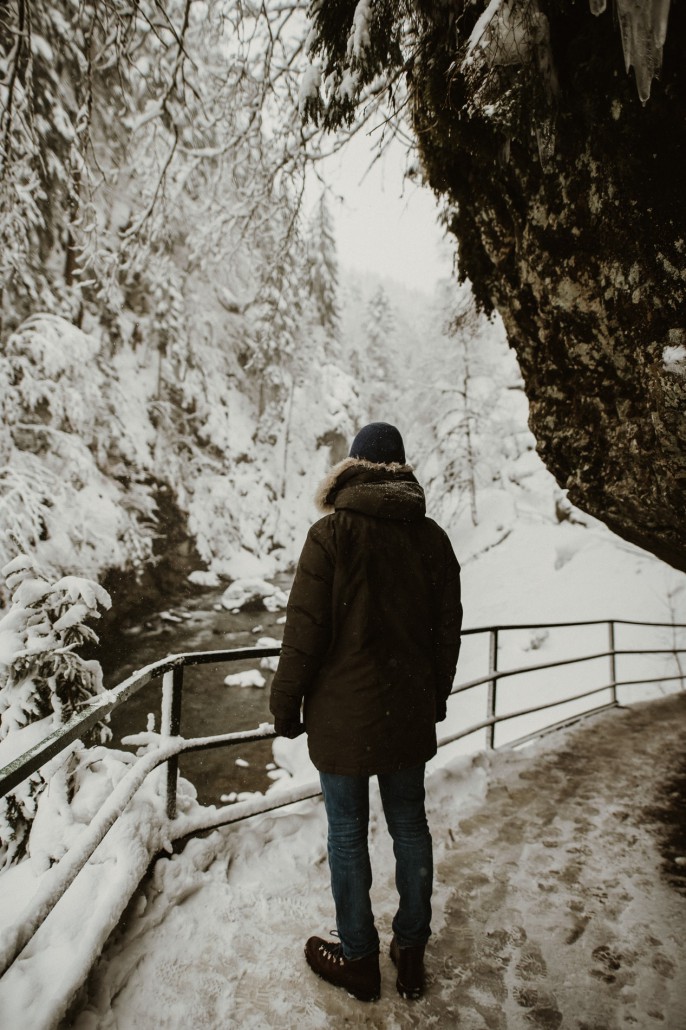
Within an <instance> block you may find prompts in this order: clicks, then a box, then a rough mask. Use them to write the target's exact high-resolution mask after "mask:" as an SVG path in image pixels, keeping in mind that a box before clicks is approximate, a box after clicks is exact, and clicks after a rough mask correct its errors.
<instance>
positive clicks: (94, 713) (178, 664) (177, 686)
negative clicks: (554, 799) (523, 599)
mask: <svg viewBox="0 0 686 1030" xmlns="http://www.w3.org/2000/svg"><path fill="white" fill-rule="evenodd" d="M617 623H620V624H624V625H635V626H650V627H655V628H676V629H686V625H684V624H681V623H673V622H664V623H662V622H638V621H635V620H629V619H602V620H601V619H593V620H584V621H577V622H564V623H532V624H513V625H503V626H484V627H474V628H470V629H466V630H464V631H463V636H470V635H475V634H478V633H488V634H489V640H490V646H489V671H488V674H487V675H486V676H483V677H479V678H477V679H474V680H471V681H469V682H467V683H464V684H458V685H457V686H456V687H455V688H454V689H453V691H452V692H451V693H453V694H458V693H462V692H464V691H465V690H469V689H472V688H474V687H477V686H482V685H484V684H488V685H489V689H488V699H487V717H486V718H485V719H483V720H481V721H480V722H478V723H476V724H474V725H471V726H468V727H466V728H464V729H462V730H460V731H459V732H458V733H454V734H449V735H448V736H447V737H441V739H440V740H439V746H440V747H443V746H445V745H447V744H450V743H453V742H455V741H457V740H460V739H462V738H464V737H467V736H471V735H472V734H474V733H477V732H479V731H482V730H486V731H487V734H488V738H487V739H488V742H489V746H490V747H494V746H495V745H494V733H495V727H496V725H498V724H499V723H502V722H506V721H508V720H512V719H516V718H518V717H521V716H524V715H530V714H533V713H535V712H538V711H543V710H545V709H548V708H554V707H559V706H561V705H564V704H568V703H570V702H574V701H579V700H582V699H584V698H587V697H592V696H594V695H596V694H600V693H603V692H606V691H608V690H611V691H612V694H611V697H612V700H611V701H610V702H609V703H608V704H605V705H601V706H600V707H597V708H594V709H592V710H591V711H587V710H584V711H581V712H579V713H577V714H576V715H572V716H569V717H568V718H567V719H565V720H562V721H561V722H559V723H556V724H553V726H554V725H566V724H568V723H569V722H571V721H575V720H577V719H580V718H583V717H584V716H585V715H587V714H591V712H598V711H603V710H605V709H606V708H611V707H613V706H614V705H616V704H617V703H618V701H617V693H616V691H617V687H618V686H624V685H630V684H635V683H645V684H648V683H661V682H663V681H666V680H674V679H679V680H681V682H682V684H683V681H684V676H683V674H680V675H677V676H659V677H653V678H648V677H645V678H643V679H637V680H636V679H634V680H618V679H617V675H616V666H615V659H616V657H617V656H618V655H648V654H653V655H656V654H673V655H677V654H681V653H684V652H686V647H677V646H676V643H675V644H674V645H673V646H672V647H669V648H651V649H648V648H643V649H641V648H621V649H618V648H616V647H615V635H614V627H615V625H616V624H617ZM589 625H605V626H607V627H608V629H609V644H610V649H609V650H607V651H602V652H598V653H595V654H591V655H584V656H581V657H578V656H575V657H573V658H565V659H556V660H555V661H552V662H544V663H541V664H537V665H530V666H524V667H521V668H519V669H504V670H502V669H498V668H497V664H498V637H499V634H500V633H502V632H507V631H516V630H522V629H553V628H562V627H567V626H589ZM280 651H281V647H280V646H278V647H275V646H272V647H259V646H258V647H249V648H236V649H232V650H225V649H222V650H215V651H191V652H184V653H181V654H175V655H168V656H167V657H166V658H163V659H160V660H159V661H157V662H153V663H151V664H150V665H147V666H145V667H144V668H143V669H140V670H138V671H137V672H134V673H132V674H131V675H130V676H129V677H127V679H125V680H124V681H123V682H122V683H120V684H119V685H118V686H117V687H114V688H112V689H110V690H106V691H104V692H103V693H102V694H99V695H98V696H97V697H95V698H92V699H90V700H89V701H88V702H86V703H85V705H84V706H83V707H84V708H86V709H87V710H86V711H83V712H80V713H77V714H75V715H73V716H72V718H71V719H70V720H69V721H68V722H67V723H66V724H65V725H63V726H60V727H58V728H57V729H56V730H54V731H53V732H52V733H51V734H49V735H48V736H47V737H46V738H45V739H44V740H42V741H40V742H39V743H38V744H36V745H35V746H34V747H32V748H31V749H30V750H29V751H27V752H26V753H25V754H23V755H20V756H18V758H16V759H15V761H13V762H11V763H10V764H9V765H8V766H6V767H5V768H4V769H0V796H3V795H4V794H6V793H8V791H10V790H12V789H13V787H15V786H17V784H18V783H20V782H21V781H22V780H23V779H26V777H27V776H30V775H31V773H33V772H35V771H36V770H37V769H39V768H40V767H41V766H42V765H44V764H45V762H46V761H48V760H49V759H50V758H52V757H53V756H54V755H56V754H58V753H59V752H60V751H62V750H64V748H65V747H67V745H68V744H70V743H71V742H72V741H73V740H75V739H77V738H78V737H79V736H81V735H82V734H83V733H84V732H85V730H87V729H90V728H91V727H92V726H93V725H95V723H97V722H98V721H99V720H101V719H102V718H103V717H104V716H105V715H107V714H109V712H111V711H113V710H114V709H115V708H117V707H118V706H119V705H121V704H123V703H125V701H126V700H127V699H128V698H129V697H131V696H132V695H133V694H135V693H137V691H138V690H140V689H141V688H142V687H143V686H145V685H146V684H147V683H149V682H150V681H151V680H152V679H156V678H158V677H159V676H162V677H163V698H162V720H161V723H162V725H161V730H162V732H161V734H160V736H161V742H160V745H159V747H157V748H155V749H153V750H152V751H148V752H147V753H146V754H145V755H143V756H142V757H140V758H139V759H138V760H137V761H136V762H135V763H134V764H133V765H132V766H131V768H130V769H129V770H128V772H127V774H126V775H125V777H124V778H123V779H122V780H121V781H120V783H119V784H117V786H116V787H115V788H114V790H113V792H112V794H111V795H110V797H109V798H108V800H107V801H106V802H105V803H104V804H103V806H102V807H101V809H100V810H99V811H98V813H97V814H96V816H95V818H94V819H93V821H92V823H91V825H90V827H89V828H88V830H87V831H86V832H85V834H84V835H82V836H81V837H80V838H79V841H78V842H77V844H76V845H75V846H74V847H73V848H72V849H70V851H68V852H67V854H66V855H65V856H64V858H63V859H62V860H61V861H60V863H58V865H57V866H56V867H54V869H53V870H51V871H50V874H49V875H48V877H47V879H46V881H45V883H44V884H42V885H41V887H40V888H39V890H38V891H37V893H36V896H35V897H34V899H33V900H32V902H31V904H30V906H29V911H28V913H27V914H26V915H25V917H24V919H23V921H22V923H21V924H15V926H13V927H11V928H10V932H9V935H8V938H7V940H6V944H5V946H4V947H3V948H2V949H0V976H1V975H2V973H3V972H4V971H5V970H6V969H7V968H8V967H9V965H11V963H12V962H13V961H14V959H15V958H16V957H17V955H18V954H19V953H20V952H21V951H22V950H23V948H24V947H25V946H26V944H27V943H28V941H29V940H30V939H31V937H32V936H33V934H34V933H35V931H36V929H37V928H38V926H40V925H41V924H42V922H43V921H44V920H45V919H46V918H47V915H48V914H49V912H50V911H51V910H52V908H53V907H54V905H55V904H56V902H57V900H59V898H60V897H61V896H62V895H63V894H64V892H65V891H66V890H67V889H68V887H69V885H70V884H71V883H72V882H73V881H74V879H75V878H76V876H77V875H78V873H79V872H80V870H81V869H82V868H83V867H84V865H85V864H86V862H87V861H88V860H89V858H90V857H91V855H92V854H93V852H94V851H95V849H96V847H97V846H98V845H99V843H100V842H101V841H102V839H103V838H104V836H105V834H106V833H107V832H108V831H109V829H111V827H112V826H113V825H114V823H115V822H116V821H117V819H118V817H119V815H120V814H121V811H123V806H125V805H126V804H127V803H128V801H130V800H131V798H132V797H133V795H134V793H135V792H136V790H138V788H139V787H140V785H141V783H142V782H143V779H144V778H145V777H146V776H147V775H148V774H149V773H150V772H151V771H152V769H154V768H156V767H157V766H158V765H161V764H162V763H163V762H166V763H167V814H168V816H169V817H170V819H173V818H174V816H175V814H176V782H177V775H178V756H179V755H180V754H182V753H185V752H189V751H199V750H204V749H208V748H214V747H227V746H230V745H232V744H239V743H240V744H243V743H249V742H254V741H256V740H269V739H271V738H273V737H275V736H276V734H275V732H274V728H273V726H271V725H270V724H269V723H263V724H262V725H261V726H260V727H259V728H257V729H256V730H247V731H238V732H233V733H226V734H215V735H212V736H208V737H200V738H191V739H184V738H183V737H181V736H180V735H179V721H180V703H181V691H182V687H183V669H184V668H185V667H186V666H193V665H203V664H211V663H222V662H236V661H242V660H247V659H255V658H269V657H276V656H277V655H278V654H280ZM603 658H610V660H611V682H610V683H609V684H604V685H602V686H599V687H594V688H592V689H591V690H588V691H585V692H583V693H581V694H576V695H574V696H572V697H564V698H561V699H556V700H553V701H546V702H544V703H541V704H538V705H536V706H535V707H533V708H526V709H523V710H518V711H514V712H505V713H502V714H500V715H498V714H496V684H497V682H498V681H499V680H501V679H504V678H506V677H510V676H516V675H522V674H525V673H533V672H540V671H544V670H546V669H551V668H558V667H560V666H564V665H572V664H577V663H581V662H588V661H595V660H597V659H603ZM549 728H551V727H550V726H549V725H546V726H543V727H541V728H540V729H539V730H536V731H534V733H533V734H529V735H528V736H526V737H522V738H520V739H519V741H517V742H516V743H519V742H523V741H525V740H528V739H530V738H531V737H532V736H534V735H539V734H541V733H543V732H547V730H548V729H549ZM317 793H318V792H317V791H316V790H314V793H313V785H308V786H306V787H305V788H303V789H297V790H295V792H293V791H290V792H288V793H287V795H285V796H284V797H282V798H281V799H280V800H278V799H277V800H273V799H271V798H264V799H263V803H262V802H260V803H259V804H254V805H253V804H250V805H248V806H247V808H246V809H245V811H242V810H240V811H239V810H236V806H226V808H225V809H219V810H218V811H216V812H214V813H213V814H212V820H211V824H212V825H216V826H218V825H222V823H229V822H235V821H238V819H241V818H248V817H250V816H252V815H255V814H257V813H258V812H262V811H269V810H271V809H273V808H278V807H283V806H285V805H287V804H292V803H294V802H295V801H296V800H302V799H303V798H304V797H313V796H316V794H317ZM291 795H292V796H291ZM238 808H239V809H241V806H238ZM188 832H192V831H188ZM177 835H181V834H177ZM171 836H175V835H174V834H171Z"/></svg>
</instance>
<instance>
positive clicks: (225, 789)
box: [97, 576, 290, 805]
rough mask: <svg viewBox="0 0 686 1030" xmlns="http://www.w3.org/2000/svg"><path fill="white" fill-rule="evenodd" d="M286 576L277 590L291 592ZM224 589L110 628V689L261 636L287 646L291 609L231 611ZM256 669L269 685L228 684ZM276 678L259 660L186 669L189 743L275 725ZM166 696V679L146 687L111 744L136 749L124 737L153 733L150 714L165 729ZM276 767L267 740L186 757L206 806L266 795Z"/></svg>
mask: <svg viewBox="0 0 686 1030" xmlns="http://www.w3.org/2000/svg"><path fill="white" fill-rule="evenodd" d="M278 578H279V579H283V581H284V582H277V584H276V585H278V586H280V587H285V588H286V589H287V588H288V587H290V578H289V577H286V576H284V577H278ZM223 589H224V588H217V589H216V590H213V591H202V593H199V594H198V595H197V596H191V597H188V596H186V597H184V598H183V600H182V601H181V602H180V603H178V604H175V605H173V606H172V607H170V608H168V609H165V610H161V611H157V612H151V613H150V614H149V616H148V617H146V619H145V620H144V621H143V622H141V623H138V624H135V625H131V626H129V627H126V628H119V627H117V626H114V627H110V629H109V630H108V632H107V633H106V634H104V635H103V638H102V640H101V647H100V648H99V649H98V652H100V651H102V653H98V654H97V658H98V660H99V661H100V663H101V664H102V667H103V674H104V681H105V686H106V687H115V686H117V684H119V683H121V682H122V681H123V680H124V679H126V678H127V677H128V676H130V675H131V673H133V672H135V671H136V670H137V669H141V668H143V667H144V666H146V665H149V664H151V663H152V662H155V661H158V660H159V659H161V658H165V657H166V656H167V655H169V654H178V653H180V652H184V651H214V650H221V649H231V648H243V647H255V646H256V645H257V642H258V640H259V639H260V638H261V637H272V638H276V639H278V640H281V637H282V635H283V624H282V623H283V619H284V616H285V612H284V611H276V612H268V611H266V610H264V609H260V610H259V611H246V610H241V611H239V612H229V611H227V610H226V609H224V608H222V607H221V604H220V602H221V597H222V593H223ZM279 620H282V621H281V622H279ZM249 669H259V670H260V672H261V673H262V675H263V676H264V678H265V680H266V683H265V685H264V687H238V686H230V687H227V686H225V685H224V679H225V677H226V676H227V675H228V674H229V673H235V672H242V671H246V670H249ZM272 675H273V673H272V672H271V671H270V670H269V669H267V668H260V662H259V659H258V660H252V661H241V662H231V663H226V662H225V663H222V664H217V665H201V666H195V667H191V668H186V669H184V685H183V701H182V708H181V732H182V734H183V735H184V736H185V737H201V736H209V735H212V734H217V733H229V732H232V731H235V730H243V729H253V728H255V727H256V726H258V725H259V724H260V723H262V722H272V721H273V717H272V715H271V713H270V712H269V688H270V685H271V679H272ZM161 697H162V680H161V678H160V679H156V680H153V681H152V682H151V683H149V684H147V685H146V686H144V687H142V688H141V690H140V691H139V692H138V693H137V694H135V695H134V696H133V697H131V698H129V700H128V701H127V702H125V704H124V705H122V707H121V708H119V709H117V710H116V711H114V712H113V713H112V717H111V721H110V728H111V729H112V740H111V742H110V743H111V746H112V747H121V748H123V749H124V750H132V749H131V748H125V747H124V745H122V743H121V738H122V737H125V736H126V735H127V734H132V733H140V732H142V731H144V730H146V729H147V728H148V716H149V713H152V714H153V715H154V719H155V724H154V729H155V730H156V731H159V728H160V703H161ZM237 759H239V760H240V764H239V765H237V764H236V760H237ZM244 763H247V764H244ZM272 763H273V758H272V742H271V740H267V741H257V742H255V743H251V744H246V745H235V746H233V747H231V748H216V749H213V750H210V751H204V752H196V753H194V754H190V755H182V756H181V757H180V761H179V766H180V771H181V775H182V776H184V777H185V778H186V779H188V780H190V781H191V782H192V783H193V785H194V786H195V788H196V789H197V792H198V800H199V801H200V802H201V803H202V804H205V805H209V804H216V805H219V804H221V803H222V800H221V799H222V797H227V796H230V795H232V794H235V793H239V792H240V791H255V790H260V791H264V790H266V788H267V787H268V786H269V784H270V783H271V779H270V778H269V775H268V773H269V770H270V769H273V768H274V766H273V764H272Z"/></svg>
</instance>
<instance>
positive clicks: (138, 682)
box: [0, 619, 686, 797]
mask: <svg viewBox="0 0 686 1030" xmlns="http://www.w3.org/2000/svg"><path fill="white" fill-rule="evenodd" d="M617 624H620V625H626V626H647V627H652V628H663V629H664V628H672V629H686V624H685V623H675V622H640V621H638V620H634V619H581V620H574V621H567V622H545V623H544V622H539V623H512V624H503V625H493V626H473V627H468V628H466V629H463V630H462V634H461V635H462V636H463V637H465V636H474V635H476V634H479V633H490V634H493V633H496V634H499V633H502V632H513V631H515V632H516V631H517V630H527V629H561V628H565V627H573V626H601V625H606V626H607V625H610V626H611V625H617ZM684 650H685V649H684V648H674V647H671V648H664V649H658V650H654V651H652V652H649V651H647V650H645V649H631V650H629V649H622V650H614V651H609V652H607V651H605V652H599V653H597V654H595V655H587V656H583V657H575V658H569V659H562V660H559V661H556V662H546V663H542V664H540V665H532V666H524V667H522V668H520V669H517V670H505V671H496V670H492V671H490V672H489V674H488V675H487V676H484V677H481V678H479V679H475V680H470V681H469V682H468V683H465V684H459V685H458V686H457V688H455V689H454V690H453V691H452V693H454V694H457V693H461V692H463V691H465V690H469V689H471V688H473V687H476V686H479V685H481V684H483V683H488V682H493V683H495V682H497V681H499V680H501V679H504V678H506V677H509V676H515V675H521V674H524V673H527V672H535V671H537V670H544V669H549V668H554V667H557V666H562V665H571V664H574V663H579V662H584V661H592V660H595V659H600V658H607V657H610V656H611V655H613V654H614V655H620V654H648V653H655V654H657V653H664V654H674V653H683V652H684ZM280 651H281V648H280V646H279V647H274V646H273V647H244V648H233V649H226V648H221V649H218V650H212V651H185V652H181V653H179V654H173V655H167V656H166V657H165V658H161V659H159V660H158V661H156V662H152V663H150V664H149V665H146V666H144V667H143V668H142V669H139V670H137V671H136V672H133V673H132V674H131V675H130V676H128V677H127V678H126V679H125V680H124V681H123V682H122V683H120V684H118V686H116V687H113V688H111V689H109V690H105V691H103V693H101V694H98V695H96V696H95V697H93V698H90V699H89V700H88V701H86V702H84V703H83V705H82V708H83V709H85V710H84V711H81V712H77V713H75V714H74V715H72V717H71V718H70V719H69V720H68V721H67V722H66V723H64V724H63V725H62V726H58V727H56V728H55V729H54V730H53V731H52V733H50V734H48V736H47V737H45V738H44V739H43V740H41V741H38V743H36V744H35V745H33V747H31V748H30V749H29V750H28V751H26V752H25V753H24V754H22V755H19V756H18V757H17V758H16V759H14V761H12V762H10V763H9V764H8V765H6V766H4V767H3V768H0V797H4V796H5V795H6V794H8V793H9V792H10V791H11V790H13V789H14V788H15V787H16V786H18V785H19V784H20V783H21V782H22V781H23V780H25V779H26V778H27V777H28V776H30V775H32V773H34V772H37V770H38V769H40V768H41V766H43V765H44V764H45V763H46V762H47V761H49V760H50V759H51V758H54V756H55V755H57V754H59V752H60V751H63V750H64V748H65V747H66V746H67V745H68V744H70V743H72V742H73V741H74V740H77V739H78V738H79V737H80V736H81V735H82V734H84V733H86V732H87V731H88V730H89V729H91V728H92V727H93V726H94V725H95V724H96V723H97V722H99V721H100V720H101V719H103V718H104V717H105V716H107V715H109V714H110V712H112V711H113V710H114V709H115V708H117V707H119V706H120V705H121V704H123V703H124V702H125V701H126V700H127V699H128V698H129V697H132V696H133V695H134V694H136V693H138V691H139V690H140V689H142V687H144V686H146V685H147V684H148V683H149V682H150V681H151V680H153V679H157V678H158V677H160V676H164V674H165V673H167V672H173V670H174V669H178V668H186V667H192V666H194V665H209V664H213V663H215V662H216V663H221V662H226V661H229V662H238V661H243V660H246V659H249V658H272V657H277V656H278V655H279V654H280ZM639 682H646V681H645V680H643V681H639Z"/></svg>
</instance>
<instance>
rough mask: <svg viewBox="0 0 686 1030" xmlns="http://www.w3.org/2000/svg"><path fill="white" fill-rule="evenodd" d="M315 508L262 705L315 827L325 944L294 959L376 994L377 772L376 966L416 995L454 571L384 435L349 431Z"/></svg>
mask: <svg viewBox="0 0 686 1030" xmlns="http://www.w3.org/2000/svg"><path fill="white" fill-rule="evenodd" d="M317 502H318V507H319V508H320V510H322V511H324V512H326V514H325V515H324V517H323V518H321V519H320V520H319V521H318V522H315V524H314V525H313V526H312V527H311V528H310V530H309V533H308V535H307V539H306V541H305V545H304V547H303V550H302V554H301V557H300V560H299V562H298V566H297V570H296V574H295V579H294V582H293V588H292V590H291V593H290V597H289V601H288V607H287V611H286V624H285V627H284V636H283V645H282V648H281V655H280V658H279V663H278V667H277V670H276V673H275V676H274V679H273V682H272V687H271V695H270V709H271V712H272V713H273V715H274V727H275V730H276V733H277V734H278V735H280V736H286V737H296V736H298V734H300V733H302V732H303V731H305V732H307V735H308V749H309V752H310V757H311V759H312V762H313V763H314V765H315V766H316V768H317V770H318V771H319V775H320V779H321V786H322V793H323V796H324V805H325V809H326V815H327V822H328V837H327V845H328V858H329V867H330V873H331V889H332V894H333V899H334V905H335V910H336V926H337V933H338V937H339V940H338V942H333V941H326V940H324V939H322V938H320V937H310V939H309V940H308V941H307V943H306V945H305V957H306V959H307V962H308V964H309V965H310V967H311V968H312V969H313V970H314V972H315V973H317V974H318V975H319V976H320V977H322V978H323V979H324V980H328V981H329V982H330V983H333V984H336V985H338V986H341V987H344V988H345V989H346V990H347V991H348V993H349V994H352V995H353V996H354V997H356V998H359V999H361V1000H363V1001H373V1000H376V999H377V998H378V997H379V994H380V984H381V979H380V968H379V935H378V932H377V930H376V927H375V924H374V915H373V912H372V908H371V902H370V897H369V891H370V887H371V883H372V870H371V865H370V859H369V851H368V844H367V837H368V821H369V780H370V777H372V776H376V777H377V778H378V784H379V791H380V794H381V802H382V806H383V810H384V815H385V818H386V823H387V826H388V830H389V832H390V834H391V837H392V839H393V850H394V855H395V862H396V870H395V874H396V887H397V890H398V894H399V906H398V910H397V913H396V915H395V917H394V919H393V926H392V929H393V938H392V941H391V947H390V956H391V959H392V961H393V962H394V964H395V965H396V966H397V981H396V986H397V990H398V992H399V993H400V994H401V995H403V996H405V997H408V998H418V997H420V996H421V994H422V992H423V990H424V949H425V945H426V943H427V941H428V939H429V936H430V933H431V928H430V921H431V892H432V880H433V858H432V842H431V834H430V832H429V827H428V824H427V820H426V813H425V806H424V800H425V791H424V767H425V763H426V762H427V761H428V760H429V759H430V758H431V757H432V756H433V755H434V754H435V753H436V722H440V721H441V720H442V719H444V718H445V717H446V700H447V697H448V695H449V693H450V690H451V687H452V683H453V678H454V675H455V668H456V664H457V658H458V653H459V647H460V629H461V624H462V605H461V600H460V566H459V564H458V561H457V559H456V557H455V554H454V553H453V549H452V546H451V544H450V541H449V539H448V536H447V535H446V533H445V532H444V531H443V530H442V529H441V528H440V527H439V526H438V525H437V524H436V523H435V522H434V521H433V520H432V519H430V518H428V517H427V516H426V507H425V498H424V492H423V490H422V488H421V486H420V485H419V483H418V482H417V480H416V478H415V476H414V473H413V469H412V466H411V465H409V464H407V463H406V460H405V449H404V444H403V440H402V436H401V434H400V432H399V430H398V429H397V428H396V427H395V426H392V425H389V424H388V423H385V422H373V423H371V424H369V425H367V426H364V428H362V429H361V430H360V431H359V433H358V434H357V435H356V437H355V439H354V441H353V444H352V447H351V449H350V454H349V457H348V458H346V459H344V460H343V461H342V462H340V463H339V464H338V465H336V466H334V468H333V469H332V470H331V472H330V473H329V475H328V476H327V478H326V479H325V481H324V483H323V484H322V486H321V488H320V490H319V493H318V496H317ZM301 704H302V705H303V710H304V715H303V718H302V719H301Z"/></svg>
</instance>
